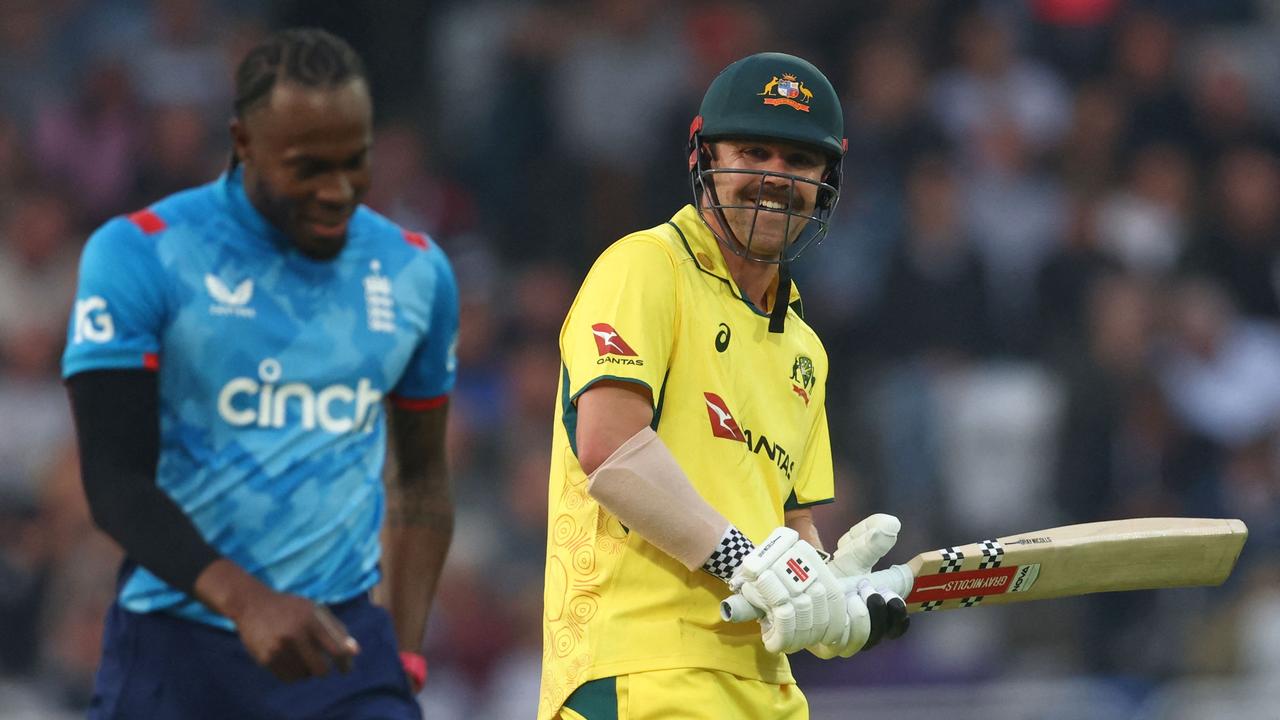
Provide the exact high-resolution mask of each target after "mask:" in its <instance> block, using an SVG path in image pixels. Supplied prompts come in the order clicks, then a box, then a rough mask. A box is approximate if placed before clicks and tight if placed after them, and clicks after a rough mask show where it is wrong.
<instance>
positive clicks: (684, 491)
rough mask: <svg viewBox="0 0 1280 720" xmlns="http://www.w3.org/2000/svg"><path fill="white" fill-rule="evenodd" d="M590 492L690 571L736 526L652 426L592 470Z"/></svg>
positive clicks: (629, 440)
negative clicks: (699, 487) (705, 494)
mask: <svg viewBox="0 0 1280 720" xmlns="http://www.w3.org/2000/svg"><path fill="white" fill-rule="evenodd" d="M587 493H588V494H590V495H591V497H592V498H593V499H594V500H595V501H596V502H598V503H600V505H601V506H602V507H604V508H605V509H606V510H608V511H609V512H611V513H613V514H614V515H615V516H617V518H618V520H619V521H620V522H622V524H623V525H625V526H627V527H628V528H631V530H632V531H634V532H636V533H638V534H639V535H640V537H642V538H644V539H645V540H646V541H648V542H649V543H650V544H652V545H653V546H654V547H657V548H658V549H659V550H662V551H663V552H665V553H666V554H668V555H670V556H671V557H673V558H675V559H676V560H678V561H680V563H681V564H683V565H684V566H685V567H687V568H688V569H690V570H697V569H698V568H701V567H703V565H704V563H706V561H707V559H708V557H710V556H711V555H712V553H713V552H715V551H716V548H717V547H718V546H719V545H720V543H721V541H722V539H723V538H724V537H725V534H726V532H727V531H728V530H730V529H731V524H730V522H729V521H728V520H727V519H725V517H724V516H723V515H722V514H720V512H719V511H717V510H716V509H715V508H713V507H711V505H710V504H709V503H707V501H706V500H704V499H703V498H702V496H701V495H699V494H698V491H697V490H696V489H694V487H693V485H692V484H691V483H690V481H689V478H688V477H687V476H686V475H685V474H684V471H683V470H681V469H680V465H679V463H678V462H677V461H676V459H675V457H673V456H672V455H671V452H670V450H668V449H667V447H666V445H665V443H663V442H662V439H661V438H659V437H658V436H657V434H656V433H654V432H653V430H651V429H650V428H649V427H647V426H646V427H644V428H643V429H641V430H640V431H639V432H637V433H636V434H635V435H633V436H632V437H631V438H630V439H628V440H627V441H626V442H624V443H623V444H622V445H621V447H619V448H618V449H617V450H616V451H615V452H614V453H613V454H612V455H610V456H609V458H608V459H607V460H606V461H605V462H604V463H602V464H601V465H600V467H598V468H596V470H595V472H593V473H591V475H590V476H589V477H588V479H587ZM744 541H745V538H744Z"/></svg>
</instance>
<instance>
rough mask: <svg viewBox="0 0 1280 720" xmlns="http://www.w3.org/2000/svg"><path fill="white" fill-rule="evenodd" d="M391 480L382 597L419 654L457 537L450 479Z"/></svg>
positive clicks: (400, 638)
mask: <svg viewBox="0 0 1280 720" xmlns="http://www.w3.org/2000/svg"><path fill="white" fill-rule="evenodd" d="M439 475H440V476H441V477H439V478H437V479H436V480H434V481H428V480H426V479H419V480H417V481H408V482H403V481H401V482H393V483H389V485H390V487H388V491H387V520H386V525H385V527H384V530H383V560H382V571H383V579H382V587H381V588H380V591H379V599H380V601H381V602H382V604H383V605H384V606H385V607H386V608H387V611H388V612H390V613H391V619H392V622H393V623H394V625H395V630H396V641H397V643H398V644H399V647H400V649H401V650H405V651H409V652H418V651H419V648H420V647H421V645H422V636H423V632H424V631H425V629H426V624H427V617H428V616H429V615H430V612H431V604H432V600H433V599H434V597H435V591H436V585H437V583H438V581H439V578H440V571H441V569H442V568H443V566H444V560H445V556H446V554H447V553H448V551H449V542H450V540H451V539H452V536H453V500H452V498H451V497H450V494H449V489H448V482H447V480H446V479H444V478H443V471H439Z"/></svg>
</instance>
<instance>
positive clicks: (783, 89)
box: [756, 73, 813, 112]
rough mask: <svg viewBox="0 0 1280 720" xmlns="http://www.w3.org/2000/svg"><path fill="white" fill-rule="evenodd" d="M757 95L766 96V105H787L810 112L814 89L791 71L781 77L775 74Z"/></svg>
mask: <svg viewBox="0 0 1280 720" xmlns="http://www.w3.org/2000/svg"><path fill="white" fill-rule="evenodd" d="M756 95H759V96H761V97H763V98H764V104H765V105H774V106H777V105H786V106H787V107H789V108H794V109H796V110H799V111H800V112H809V103H810V102H812V101H813V91H812V90H810V89H809V88H807V87H805V86H804V81H803V80H800V79H798V78H797V77H796V76H795V75H793V74H791V73H783V75H782V77H781V78H779V77H778V76H777V75H774V76H773V77H772V78H771V79H770V80H769V82H767V83H765V84H764V90H762V91H760V92H758V93H756ZM797 98H799V100H797Z"/></svg>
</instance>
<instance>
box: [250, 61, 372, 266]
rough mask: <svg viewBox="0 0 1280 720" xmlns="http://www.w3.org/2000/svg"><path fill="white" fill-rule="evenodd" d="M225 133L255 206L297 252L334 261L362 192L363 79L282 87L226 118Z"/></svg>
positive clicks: (368, 111)
mask: <svg viewBox="0 0 1280 720" xmlns="http://www.w3.org/2000/svg"><path fill="white" fill-rule="evenodd" d="M231 135H232V139H233V141H234V143H235V152H236V157H237V158H238V159H239V160H240V163H241V164H242V165H243V166H244V187H245V193H246V194H247V195H248V196H249V200H250V202H252V203H253V205H254V207H256V208H257V209H258V211H259V212H261V213H262V214H263V216H265V217H266V218H267V220H269V221H270V222H271V224H273V225H275V226H276V228H278V229H279V230H280V231H281V232H283V233H284V234H285V235H286V236H288V238H289V240H290V242H292V243H293V245H294V247H296V248H297V249H298V251H299V252H301V253H302V254H304V255H306V256H307V257H310V258H312V259H315V260H331V259H333V258H335V257H337V255H338V253H340V252H341V251H342V248H343V247H345V246H346V242H347V224H348V222H349V221H350V219H351V215H352V214H353V213H354V212H355V210H356V206H357V205H359V203H360V201H361V199H362V198H363V197H364V195H365V193H366V192H367V191H368V189H369V149H370V146H371V145H372V143H373V108H372V104H371V102H370V100H369V90H368V87H367V86H366V85H365V82H364V81H363V80H361V79H353V80H350V81H349V82H346V83H343V84H341V85H337V86H334V87H324V88H310V87H303V86H301V85H297V84H293V83H289V82H287V81H285V82H281V83H280V84H278V85H276V86H275V87H274V88H273V89H272V91H271V96H270V98H269V99H268V101H267V102H265V103H263V104H262V105H261V106H258V107H255V108H253V109H252V110H249V111H247V112H246V113H245V116H244V117H243V118H237V119H235V120H232V122H231Z"/></svg>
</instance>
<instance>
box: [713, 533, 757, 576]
mask: <svg viewBox="0 0 1280 720" xmlns="http://www.w3.org/2000/svg"><path fill="white" fill-rule="evenodd" d="M755 549H756V546H755V545H753V544H752V543H751V541H750V540H748V539H747V536H746V535H743V534H742V531H740V530H738V528H736V527H734V526H733V525H730V526H729V527H727V528H725V531H724V535H723V536H722V537H721V538H720V544H719V545H717V546H716V549H715V550H713V551H712V552H711V557H709V558H707V561H706V562H705V563H703V565H702V569H703V570H706V571H707V572H709V573H711V574H712V575H715V576H716V577H718V578H720V579H721V580H723V581H725V582H729V581H730V580H732V579H733V574H734V573H735V572H737V571H738V566H740V565H742V561H743V560H744V559H745V558H746V557H747V556H748V555H750V554H751V551H752V550H755Z"/></svg>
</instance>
